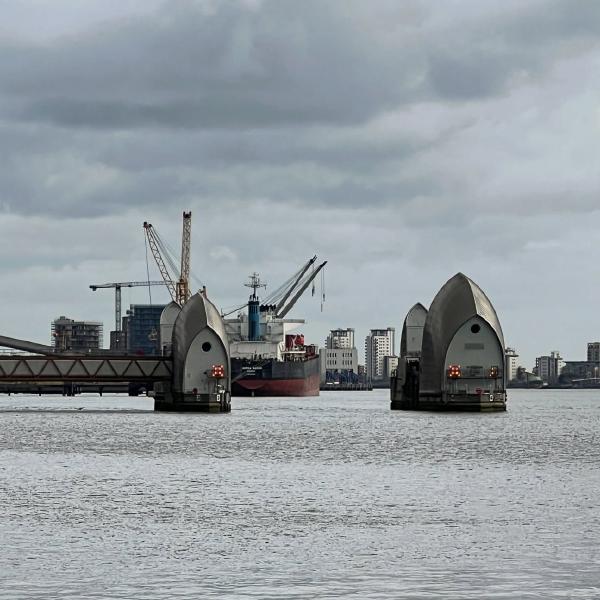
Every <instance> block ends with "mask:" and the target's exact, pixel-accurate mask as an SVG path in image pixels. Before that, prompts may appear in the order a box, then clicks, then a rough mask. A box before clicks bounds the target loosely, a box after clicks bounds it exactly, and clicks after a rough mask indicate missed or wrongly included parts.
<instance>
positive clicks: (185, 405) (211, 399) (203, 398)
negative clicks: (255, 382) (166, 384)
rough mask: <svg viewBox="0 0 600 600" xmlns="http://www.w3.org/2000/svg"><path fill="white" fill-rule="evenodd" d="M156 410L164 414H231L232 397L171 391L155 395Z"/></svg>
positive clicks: (224, 394) (224, 393) (222, 394)
mask: <svg viewBox="0 0 600 600" xmlns="http://www.w3.org/2000/svg"><path fill="white" fill-rule="evenodd" d="M154 410H155V411H162V412H202V413H228V412H231V395H230V394H229V393H227V392H222V393H220V394H177V393H173V392H171V391H158V392H155V393H154Z"/></svg>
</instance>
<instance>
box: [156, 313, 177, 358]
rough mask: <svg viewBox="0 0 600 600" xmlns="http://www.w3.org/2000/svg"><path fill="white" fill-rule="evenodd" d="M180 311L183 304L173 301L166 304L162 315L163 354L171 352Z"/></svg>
mask: <svg viewBox="0 0 600 600" xmlns="http://www.w3.org/2000/svg"><path fill="white" fill-rule="evenodd" d="M180 312H181V306H179V304H177V302H174V301H173V302H170V303H169V304H167V305H166V306H165V308H164V309H163V311H162V313H161V315H160V348H161V353H162V354H170V353H171V341H172V339H173V328H174V327H175V321H177V317H178V316H179V313H180Z"/></svg>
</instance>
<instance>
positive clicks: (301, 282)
mask: <svg viewBox="0 0 600 600" xmlns="http://www.w3.org/2000/svg"><path fill="white" fill-rule="evenodd" d="M315 259H316V256H315ZM309 262H310V261H309ZM313 262H314V261H312V262H310V264H312V263H313ZM326 264H327V261H325V262H322V263H321V264H320V265H319V266H318V267H317V268H316V269H315V270H314V271H313V272H312V273H311V274H310V275H309V276H308V277H304V279H302V276H301V277H300V278H298V279H297V280H296V281H295V282H294V285H292V287H291V288H290V289H289V290H288V294H287V296H288V297H289V295H290V294H291V293H292V291H293V290H295V289H297V290H298V291H297V292H296V293H295V294H294V296H293V297H292V299H291V300H289V302H288V303H287V304H286V305H285V306H283V307H281V308H280V307H279V306H278V307H277V310H276V316H277V317H278V318H280V319H283V318H284V317H285V316H286V315H287V314H288V313H289V312H290V310H292V308H293V307H294V305H295V304H296V302H298V299H299V298H300V296H302V294H304V292H305V291H306V288H307V287H308V286H309V285H310V284H311V283H312V282H313V281H314V279H315V277H316V276H317V275H318V274H319V273H320V272H321V271H322V269H323V267H325V265H326ZM307 268H308V267H307ZM304 273H306V270H304ZM304 273H303V275H304ZM298 286H299V287H298Z"/></svg>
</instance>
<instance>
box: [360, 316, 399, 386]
mask: <svg viewBox="0 0 600 600" xmlns="http://www.w3.org/2000/svg"><path fill="white" fill-rule="evenodd" d="M395 338H396V330H395V329H394V328H393V327H388V328H387V329H371V333H370V334H369V335H368V336H367V337H366V338H365V368H366V371H367V373H366V374H367V380H368V381H374V380H377V379H384V378H385V377H386V375H387V374H386V372H385V367H386V362H385V357H386V356H394V355H395V348H396V339H395Z"/></svg>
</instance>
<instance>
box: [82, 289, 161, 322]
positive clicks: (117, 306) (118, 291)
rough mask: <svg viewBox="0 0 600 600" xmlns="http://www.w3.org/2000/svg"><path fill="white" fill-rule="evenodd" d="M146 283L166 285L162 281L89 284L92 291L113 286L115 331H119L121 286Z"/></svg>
mask: <svg viewBox="0 0 600 600" xmlns="http://www.w3.org/2000/svg"><path fill="white" fill-rule="evenodd" d="M147 285H166V284H165V282H164V281H118V282H114V283H96V284H93V285H90V289H91V290H93V291H94V292H95V291H96V290H100V289H104V288H115V331H121V329H122V324H121V323H122V321H121V288H124V287H130V288H131V287H142V286H147Z"/></svg>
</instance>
